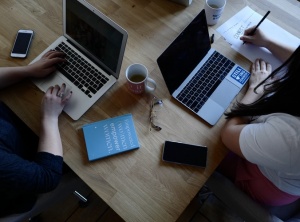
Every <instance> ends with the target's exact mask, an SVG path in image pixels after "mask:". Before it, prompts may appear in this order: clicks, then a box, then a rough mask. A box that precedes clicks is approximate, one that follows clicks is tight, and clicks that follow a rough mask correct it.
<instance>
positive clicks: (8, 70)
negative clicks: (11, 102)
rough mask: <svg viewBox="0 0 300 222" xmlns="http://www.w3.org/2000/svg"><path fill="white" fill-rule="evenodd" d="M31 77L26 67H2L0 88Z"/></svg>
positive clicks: (0, 70)
mask: <svg viewBox="0 0 300 222" xmlns="http://www.w3.org/2000/svg"><path fill="white" fill-rule="evenodd" d="M29 76H30V73H29V70H28V69H27V68H26V66H21V67H1V68H0V88H4V87H7V86H9V85H12V84H14V83H16V82H18V81H20V80H22V79H24V78H27V77H29Z"/></svg>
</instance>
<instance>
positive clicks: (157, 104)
mask: <svg viewBox="0 0 300 222" xmlns="http://www.w3.org/2000/svg"><path fill="white" fill-rule="evenodd" d="M162 106H163V101H162V100H161V99H158V98H156V97H153V99H152V100H151V105H150V124H151V128H153V129H155V130H156V131H160V130H161V127H160V126H158V125H157V124H156V123H155V121H154V119H156V117H157V112H158V111H159V110H161V108H162ZM151 128H150V131H151Z"/></svg>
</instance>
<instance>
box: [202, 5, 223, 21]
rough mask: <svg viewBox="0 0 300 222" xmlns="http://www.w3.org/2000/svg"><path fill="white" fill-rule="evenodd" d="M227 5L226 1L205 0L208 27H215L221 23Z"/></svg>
mask: <svg viewBox="0 0 300 222" xmlns="http://www.w3.org/2000/svg"><path fill="white" fill-rule="evenodd" d="M225 5H226V0H205V7H204V9H205V14H206V20H207V24H208V25H215V24H217V22H218V21H219V18H220V17H221V15H222V13H223V10H224V8H225Z"/></svg>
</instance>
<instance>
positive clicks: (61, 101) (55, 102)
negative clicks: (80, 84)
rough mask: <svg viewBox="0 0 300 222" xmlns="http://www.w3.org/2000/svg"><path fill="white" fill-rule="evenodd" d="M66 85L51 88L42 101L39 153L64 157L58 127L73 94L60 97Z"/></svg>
mask: <svg viewBox="0 0 300 222" xmlns="http://www.w3.org/2000/svg"><path fill="white" fill-rule="evenodd" d="M65 89H66V85H65V84H63V85H62V86H61V87H59V86H57V85H56V86H55V87H50V88H49V89H48V90H47V92H46V94H45V96H44V98H43V101H42V120H41V132H40V140H39V147H38V152H48V153H52V154H54V155H58V156H63V149H62V143H61V138H60V132H59V127H58V117H59V115H60V114H61V112H62V110H63V108H64V106H65V105H66V103H67V102H68V101H69V99H70V98H71V96H72V93H70V94H68V95H66V96H64V97H63V98H61V97H59V96H58V95H59V94H60V93H62V94H64V93H65Z"/></svg>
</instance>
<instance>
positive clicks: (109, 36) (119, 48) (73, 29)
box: [31, 0, 128, 120]
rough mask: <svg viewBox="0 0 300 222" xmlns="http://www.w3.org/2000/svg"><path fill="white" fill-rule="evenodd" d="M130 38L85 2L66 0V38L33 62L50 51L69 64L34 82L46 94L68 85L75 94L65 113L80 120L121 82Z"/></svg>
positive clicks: (50, 47)
mask: <svg viewBox="0 0 300 222" xmlns="http://www.w3.org/2000/svg"><path fill="white" fill-rule="evenodd" d="M127 38H128V34H127V32H126V31H125V30H124V29H123V28H121V27H120V26H119V25H117V24H116V23H115V22H113V21H112V20H111V19H109V18H108V17H106V16H105V15H104V14H103V13H101V12H100V11H98V10H97V9H96V8H94V7H93V6H92V5H90V4H89V3H88V2H86V1H85V0H63V36H61V37H59V38H58V39H57V40H56V41H55V42H54V43H52V44H51V45H50V46H49V47H48V48H47V49H45V50H44V52H42V53H41V54H40V55H39V56H38V57H37V58H35V59H34V60H33V61H32V62H35V61H36V60H38V59H40V58H41V56H42V55H44V54H45V53H46V52H48V51H49V50H59V51H63V52H65V53H66V55H67V56H66V59H67V61H68V62H67V63H66V64H59V65H58V66H57V69H58V70H57V71H56V72H55V73H53V74H51V75H50V76H48V77H46V78H43V79H34V80H33V82H34V83H35V84H36V85H37V86H38V87H39V88H40V89H41V90H42V91H44V92H45V91H46V90H47V89H48V88H49V87H50V86H52V85H55V84H58V85H61V84H62V83H66V85H67V91H72V92H73V95H72V98H71V100H70V101H69V103H68V104H67V105H66V107H65V108H64V111H65V112H66V113H67V114H68V115H69V116H70V117H71V118H72V119H74V120H77V119H79V118H80V117H81V116H82V115H83V114H84V113H85V112H86V111H87V110H88V109H89V108H90V107H91V106H92V105H93V104H94V103H95V102H96V101H97V100H98V99H99V98H100V97H101V96H102V95H103V94H104V93H105V92H106V91H107V90H108V89H109V88H110V87H111V86H112V85H113V84H114V83H115V82H116V81H117V79H118V77H119V73H120V69H121V65H122V60H123V56H124V52H125V46H126V42H127ZM32 62H31V63H32Z"/></svg>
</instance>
